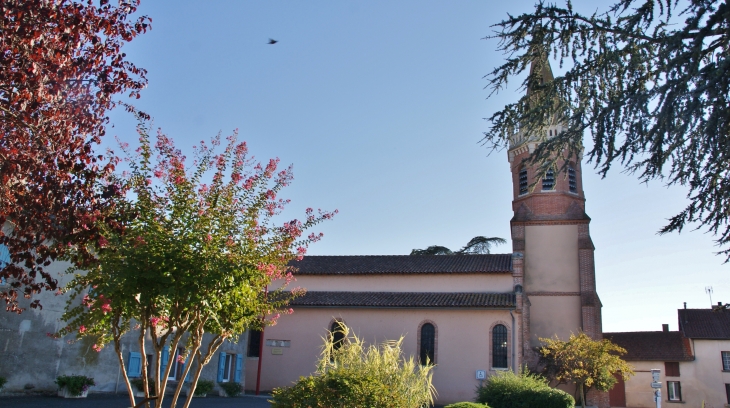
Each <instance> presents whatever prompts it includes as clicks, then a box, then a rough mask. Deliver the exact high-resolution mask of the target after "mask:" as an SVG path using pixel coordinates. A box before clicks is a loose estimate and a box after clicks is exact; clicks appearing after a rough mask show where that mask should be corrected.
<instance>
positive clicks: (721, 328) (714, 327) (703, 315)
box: [677, 308, 730, 340]
mask: <svg viewBox="0 0 730 408" xmlns="http://www.w3.org/2000/svg"><path fill="white" fill-rule="evenodd" d="M677 312H678V315H679V329H680V330H681V331H682V332H683V333H684V336H685V337H688V338H690V339H714V340H730V310H727V309H724V308H723V309H719V310H715V309H679V310H678V311H677Z"/></svg>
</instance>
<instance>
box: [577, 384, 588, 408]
mask: <svg viewBox="0 0 730 408" xmlns="http://www.w3.org/2000/svg"><path fill="white" fill-rule="evenodd" d="M578 386H579V387H580V406H581V407H583V408H586V392H585V389H584V388H583V383H580V384H579V385H578Z"/></svg>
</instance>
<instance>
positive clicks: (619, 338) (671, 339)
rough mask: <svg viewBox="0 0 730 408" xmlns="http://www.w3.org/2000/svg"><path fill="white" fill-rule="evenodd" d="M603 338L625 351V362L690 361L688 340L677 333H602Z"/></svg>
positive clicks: (690, 350) (691, 358)
mask: <svg viewBox="0 0 730 408" xmlns="http://www.w3.org/2000/svg"><path fill="white" fill-rule="evenodd" d="M603 338H604V339H608V340H611V341H612V342H613V343H615V344H618V345H619V346H621V347H623V348H625V349H626V351H627V353H626V354H624V355H623V356H621V358H623V359H624V360H626V361H692V360H694V357H693V356H692V349H691V348H690V345H689V340H688V339H687V338H685V337H683V336H682V333H681V332H678V331H666V332H665V331H651V332H623V333H603Z"/></svg>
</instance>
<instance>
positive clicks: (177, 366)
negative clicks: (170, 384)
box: [167, 347, 185, 380]
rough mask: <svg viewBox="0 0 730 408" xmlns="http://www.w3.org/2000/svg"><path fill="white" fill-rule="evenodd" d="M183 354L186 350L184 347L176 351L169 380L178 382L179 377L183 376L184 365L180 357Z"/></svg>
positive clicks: (171, 362) (171, 361)
mask: <svg viewBox="0 0 730 408" xmlns="http://www.w3.org/2000/svg"><path fill="white" fill-rule="evenodd" d="M183 353H185V350H184V349H183V348H182V347H178V348H177V350H175V355H174V356H173V358H172V360H170V364H172V367H170V375H169V376H168V377H167V379H168V380H178V379H179V378H178V377H179V376H180V375H182V372H183V363H182V362H181V361H180V356H181V355H182V354H183Z"/></svg>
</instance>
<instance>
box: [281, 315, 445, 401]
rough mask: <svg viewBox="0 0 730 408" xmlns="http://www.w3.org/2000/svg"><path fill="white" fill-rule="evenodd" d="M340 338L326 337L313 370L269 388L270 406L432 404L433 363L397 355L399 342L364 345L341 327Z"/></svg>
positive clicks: (400, 354) (399, 348) (345, 328)
mask: <svg viewBox="0 0 730 408" xmlns="http://www.w3.org/2000/svg"><path fill="white" fill-rule="evenodd" d="M342 332H343V333H344V340H342V341H338V344H337V345H336V346H335V342H334V339H333V337H332V336H331V335H330V336H329V337H328V338H327V339H325V344H324V347H323V349H322V354H321V356H320V360H319V362H318V365H317V371H316V373H315V374H314V375H311V376H309V377H300V378H299V381H297V382H296V383H295V384H294V385H293V386H292V387H287V388H277V389H275V390H274V391H273V399H272V400H271V403H272V405H271V407H272V408H307V407H328V408H351V407H368V408H419V407H424V406H431V405H433V396H434V393H435V390H434V388H433V385H432V384H431V375H432V374H431V369H432V368H433V366H421V365H420V364H418V363H416V362H415V360H414V359H413V357H410V358H408V359H406V358H404V357H403V356H402V352H401V343H402V341H403V339H402V338H401V339H400V340H398V341H387V342H384V343H382V344H381V345H380V347H376V346H374V345H370V346H367V347H366V346H365V344H364V342H363V341H362V340H361V339H359V338H358V337H357V336H354V335H352V336H351V335H350V333H349V329H348V328H347V327H344V326H343V327H342Z"/></svg>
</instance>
